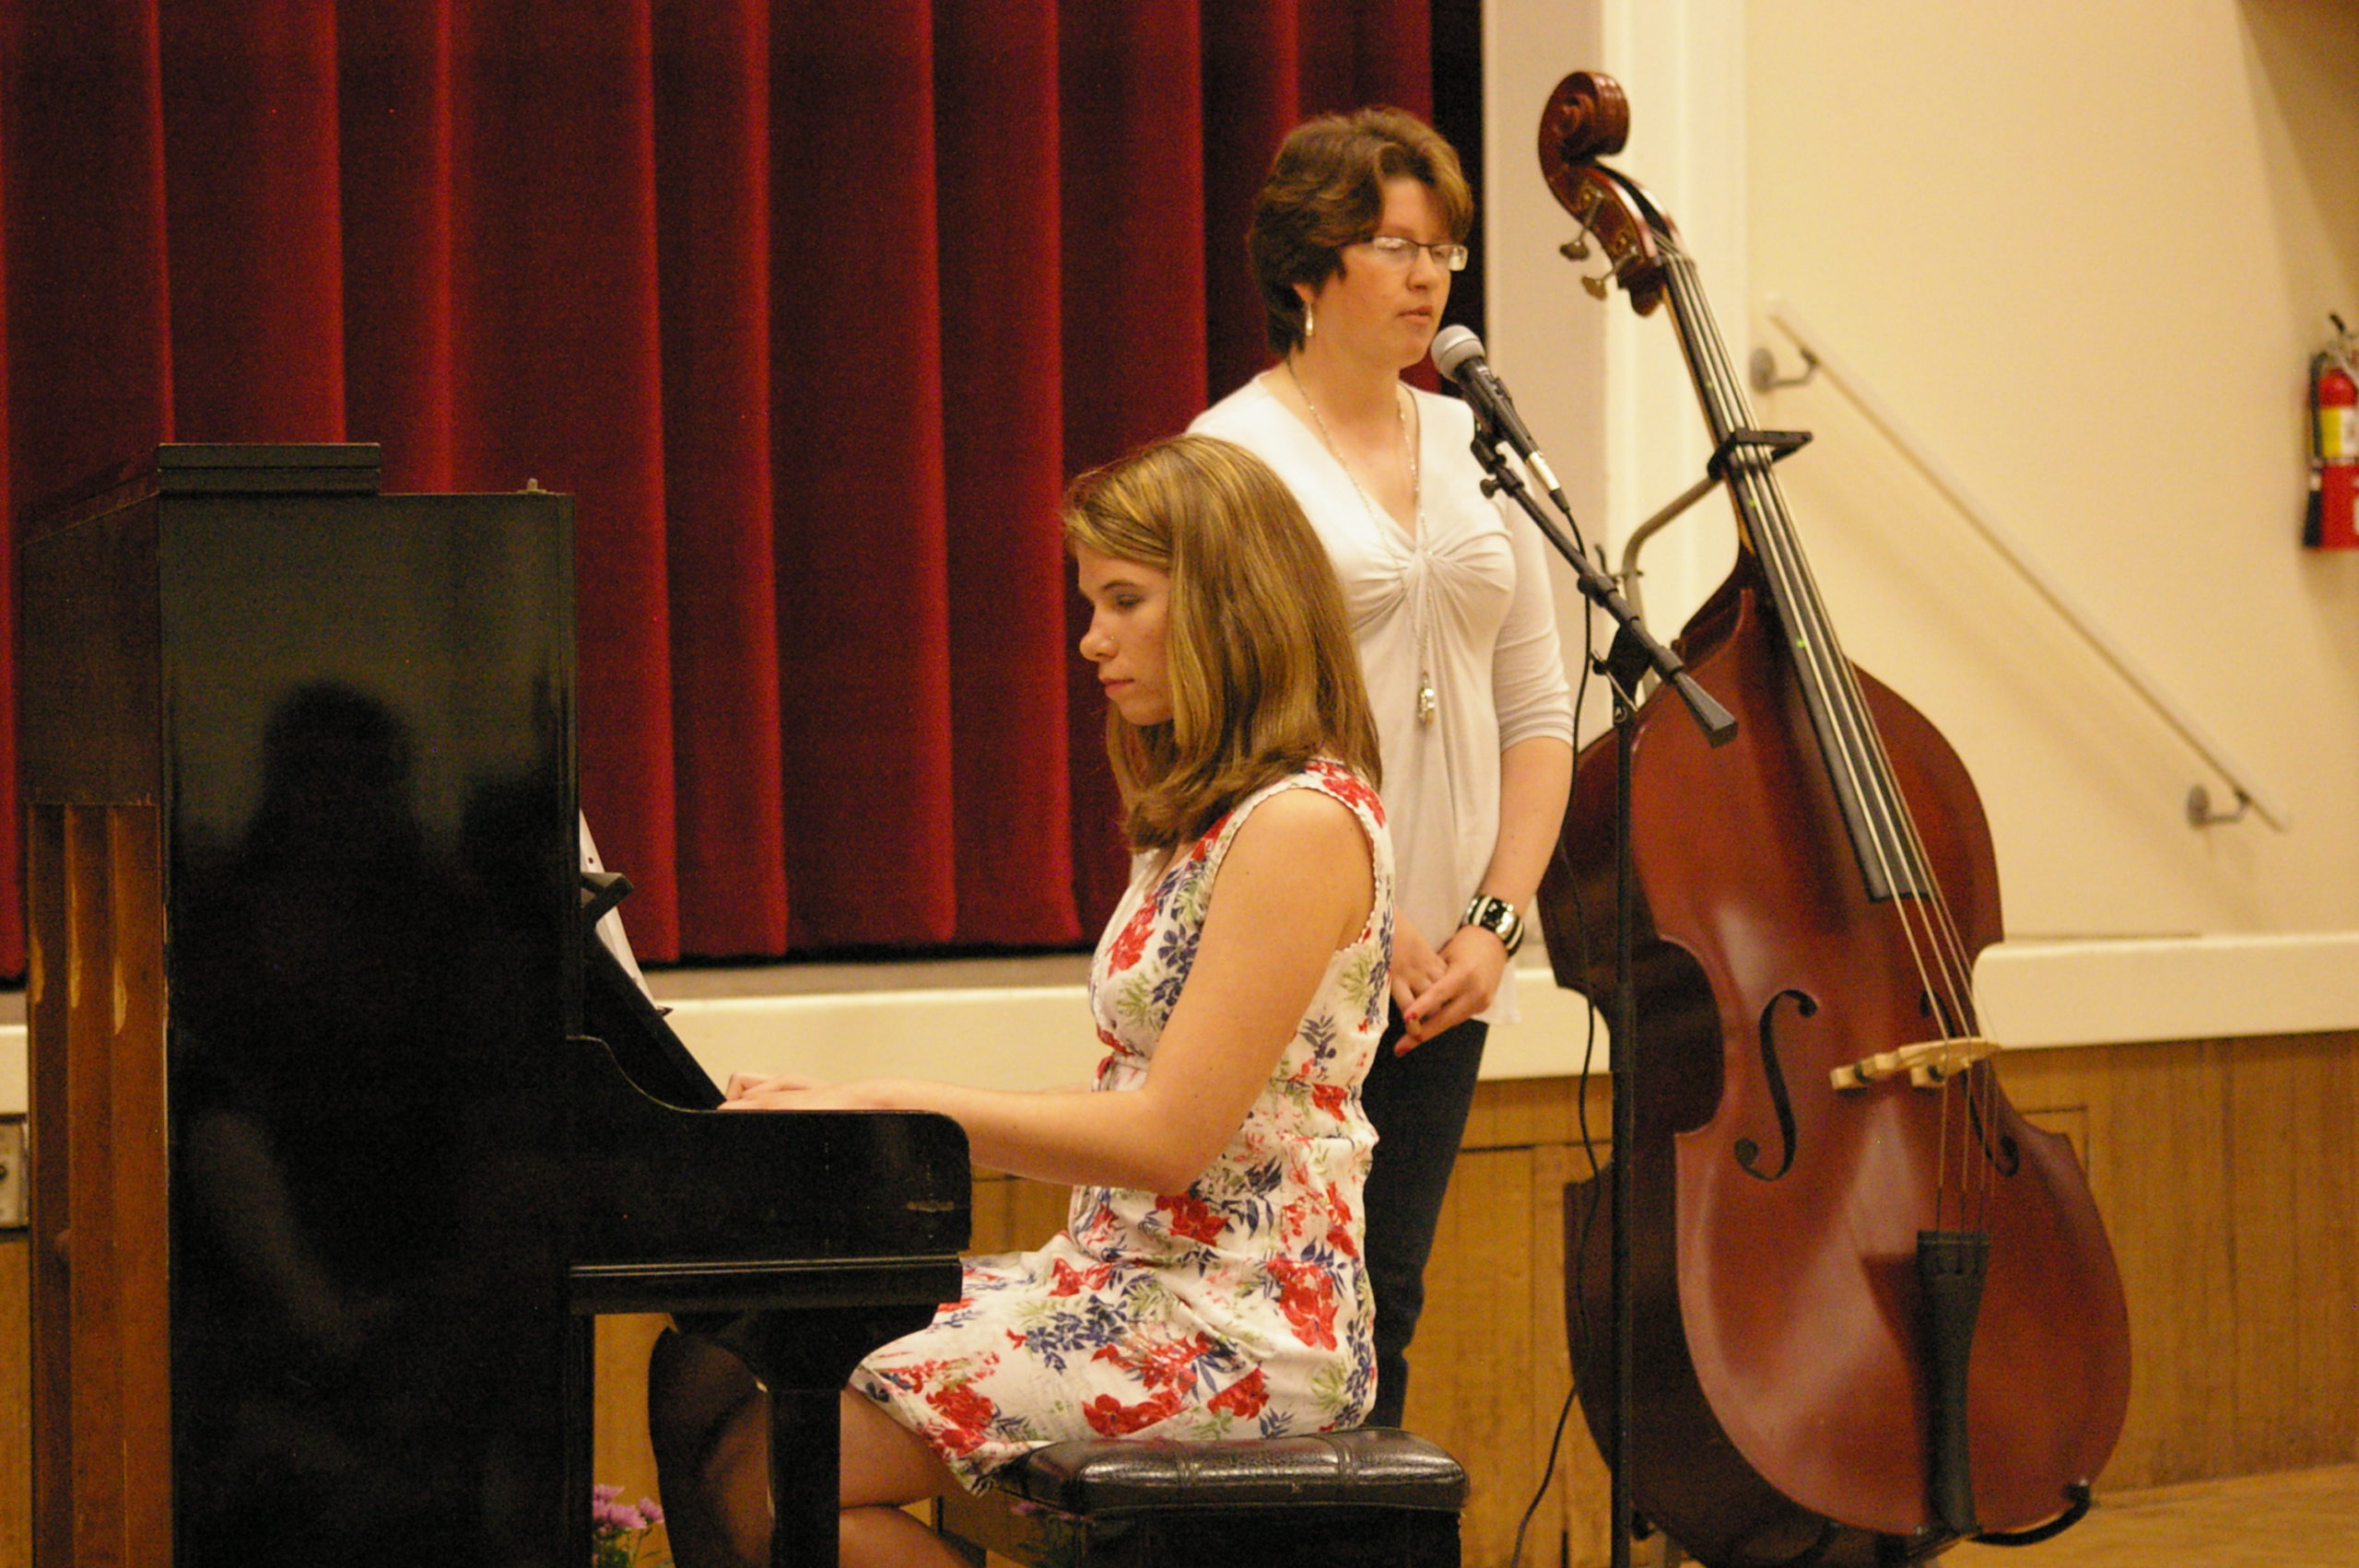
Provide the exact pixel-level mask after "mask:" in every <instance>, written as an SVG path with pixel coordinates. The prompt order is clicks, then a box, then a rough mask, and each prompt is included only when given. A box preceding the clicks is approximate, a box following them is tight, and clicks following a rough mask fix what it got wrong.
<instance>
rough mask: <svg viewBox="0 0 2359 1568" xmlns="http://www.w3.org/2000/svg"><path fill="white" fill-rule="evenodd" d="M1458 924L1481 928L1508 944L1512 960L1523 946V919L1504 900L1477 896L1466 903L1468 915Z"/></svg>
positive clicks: (1486, 895) (1480, 894) (1464, 915)
mask: <svg viewBox="0 0 2359 1568" xmlns="http://www.w3.org/2000/svg"><path fill="white" fill-rule="evenodd" d="M1458 923H1459V924H1460V925H1461V926H1480V927H1482V928H1483V929H1484V930H1486V931H1488V932H1490V933H1491V934H1492V935H1493V936H1495V937H1497V938H1498V939H1499V941H1501V942H1505V943H1506V944H1507V950H1508V957H1510V958H1512V957H1514V956H1515V954H1516V949H1518V948H1520V947H1521V946H1522V945H1523V917H1522V916H1521V915H1519V914H1517V913H1516V912H1515V906H1514V905H1512V904H1510V903H1508V901H1507V900H1506V899H1504V898H1494V897H1492V896H1491V895H1489V894H1487V893H1478V894H1476V895H1474V896H1473V897H1472V898H1470V899H1468V900H1467V901H1466V913H1464V914H1463V915H1461V916H1459V917H1458Z"/></svg>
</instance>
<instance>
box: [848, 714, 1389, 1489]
mask: <svg viewBox="0 0 2359 1568" xmlns="http://www.w3.org/2000/svg"><path fill="white" fill-rule="evenodd" d="M1298 789H1310V790H1320V791H1321V792H1322V793H1325V794H1327V795H1330V796H1332V797H1333V798H1334V799H1336V800H1337V801H1340V802H1343V803H1344V805H1346V806H1348V807H1350V808H1351V810H1352V812H1353V813H1354V814H1356V816H1357V817H1358V818H1359V820H1360V825H1361V827H1362V828H1363V830H1365V831H1366V833H1367V836H1368V842H1369V845H1370V848H1371V850H1372V859H1373V861H1374V864H1375V869H1376V889H1375V901H1374V903H1373V905H1372V907H1371V909H1370V913H1369V917H1368V921H1367V926H1366V927H1365V928H1364V929H1363V930H1361V932H1360V934H1359V936H1358V938H1357V939H1356V941H1354V942H1352V943H1351V945H1349V946H1348V947H1345V948H1343V949H1341V950H1339V951H1338V952H1337V953H1336V954H1334V956H1333V958H1332V960H1330V962H1329V964H1328V965H1327V971H1326V974H1325V975H1324V976H1323V977H1321V979H1320V986H1319V990H1318V994H1317V996H1316V997H1315V998H1314V1000H1312V1002H1311V1004H1310V1008H1309V1011H1308V1012H1305V1013H1304V1014H1303V1018H1302V1023H1301V1024H1300V1026H1299V1027H1298V1028H1297V1030H1296V1032H1295V1037H1294V1038H1293V1039H1292V1040H1291V1041H1290V1042H1288V1044H1287V1046H1286V1047H1285V1052H1284V1054H1283V1055H1282V1056H1281V1057H1280V1059H1279V1060H1278V1063H1277V1066H1276V1069H1275V1070H1274V1071H1273V1073H1272V1075H1271V1078H1270V1081H1269V1082H1268V1083H1267V1084H1265V1085H1264V1086H1263V1088H1262V1094H1261V1096H1260V1097H1259V1098H1258V1099H1257V1100H1256V1101H1255V1102H1254V1104H1253V1107H1252V1109H1251V1110H1250V1111H1249V1112H1248V1113H1247V1115H1246V1117H1245V1120H1244V1123H1243V1125H1242V1126H1240V1127H1239V1128H1238V1130H1237V1135H1236V1136H1235V1137H1234V1138H1232V1139H1231V1140H1230V1141H1229V1143H1228V1146H1227V1147H1226V1149H1224V1150H1222V1151H1221V1153H1220V1155H1219V1156H1218V1157H1217V1158H1216V1159H1215V1160H1214V1162H1213V1163H1212V1164H1211V1165H1210V1166H1209V1167H1208V1168H1206V1170H1205V1171H1204V1173H1203V1175H1202V1176H1198V1177H1197V1178H1196V1179H1195V1181H1194V1182H1192V1183H1191V1184H1190V1186H1189V1188H1188V1189H1187V1190H1186V1191H1185V1192H1170V1193H1153V1192H1139V1191H1132V1190H1128V1189H1124V1188H1103V1187H1086V1188H1075V1189H1074V1195H1073V1208H1072V1211H1071V1213H1070V1215H1069V1216H1068V1218H1067V1220H1066V1224H1065V1229H1064V1230H1063V1231H1062V1232H1061V1233H1060V1234H1059V1235H1057V1236H1055V1237H1054V1238H1053V1239H1052V1240H1050V1243H1049V1244H1048V1245H1047V1246H1044V1247H1042V1248H1041V1249H1040V1250H1039V1251H1038V1252H1030V1253H1007V1254H1003V1255H1000V1256H996V1257H990V1258H970V1259H968V1262H967V1265H966V1271H965V1281H964V1287H963V1293H962V1294H961V1295H960V1297H959V1299H958V1300H957V1301H955V1302H952V1303H950V1304H948V1305H945V1306H944V1307H943V1308H942V1309H941V1311H940V1312H938V1313H937V1314H936V1315H935V1316H934V1319H933V1323H931V1324H930V1325H928V1326H927V1327H926V1328H921V1329H920V1330H919V1331H918V1332H916V1333H914V1334H910V1335H907V1336H905V1337H903V1338H901V1339H899V1340H894V1341H893V1342H892V1343H891V1344H888V1345H886V1346H885V1347H884V1348H883V1349H881V1350H879V1351H877V1352H874V1354H872V1355H871V1356H870V1357H869V1358H868V1359H867V1360H866V1361H865V1362H863V1363H861V1365H860V1367H859V1369H858V1370H857V1371H856V1372H854V1373H853V1375H852V1378H851V1387H853V1388H854V1389H855V1390H857V1391H859V1392H861V1393H863V1394H866V1395H867V1396H868V1397H869V1398H873V1399H874V1400H876V1401H877V1402H878V1403H879V1404H880V1405H882V1406H884V1407H885V1409H886V1411H887V1413H889V1414H890V1415H891V1416H892V1417H893V1418H894V1419H895V1420H897V1421H898V1422H901V1423H902V1424H903V1425H905V1426H907V1427H910V1429H912V1430H913V1431H915V1432H916V1433H918V1434H919V1435H920V1436H921V1437H923V1438H925V1439H926V1441H927V1442H929V1443H930V1444H932V1445H933V1446H934V1448H935V1449H936V1450H938V1451H939V1452H940V1453H941V1455H942V1457H943V1458H944V1459H945V1461H946V1462H947V1463H948V1464H949V1466H950V1469H951V1470H952V1472H953V1473H954V1474H955V1475H956V1476H957V1479H958V1480H959V1481H960V1483H961V1484H963V1485H965V1486H967V1487H969V1488H976V1487H980V1486H981V1485H982V1484H983V1481H984V1480H985V1479H986V1478H987V1477H988V1476H989V1474H990V1472H991V1471H992V1470H993V1469H997V1468H998V1467H999V1466H1001V1465H1003V1464H1005V1463H1007V1462H1008V1461H1009V1460H1011V1459H1014V1458H1016V1457H1020V1456H1022V1455H1023V1454H1025V1453H1027V1452H1028V1451H1029V1450H1031V1449H1033V1448H1036V1447H1039V1446H1040V1445H1043V1444H1048V1443H1057V1442H1062V1441H1064V1440H1066V1439H1069V1438H1079V1437H1121V1436H1130V1435H1138V1436H1144V1437H1175V1438H1180V1439H1185V1440H1191V1441H1209V1440H1216V1439H1221V1438H1240V1437H1275V1436H1279V1435H1282V1434H1285V1433H1304V1432H1320V1431H1327V1430H1331V1429H1334V1428H1338V1427H1348V1426H1356V1425H1358V1424H1359V1422H1360V1420H1361V1419H1362V1417H1363V1416H1364V1415H1365V1414H1366V1413H1367V1408H1368V1403H1369V1400H1370V1399H1371V1398H1372V1397H1373V1395H1374V1393H1375V1384H1376V1371H1375V1364H1376V1362H1375V1351H1374V1347H1373V1344H1372V1341H1371V1339H1370V1328H1371V1325H1372V1323H1373V1321H1374V1317H1375V1304H1374V1299H1373V1297H1372V1296H1371V1295H1370V1294H1369V1290H1368V1282H1367V1269H1366V1267H1365V1265H1364V1264H1363V1263H1362V1262H1361V1260H1360V1246H1359V1237H1360V1228H1361V1227H1360V1190H1361V1185H1362V1182H1363V1180H1364V1179H1365V1177H1366V1175H1367V1164H1368V1152H1369V1150H1370V1149H1371V1148H1372V1147H1374V1145H1375V1142H1376V1133H1375V1130H1374V1129H1372V1128H1370V1127H1369V1125H1368V1122H1367V1117H1366V1116H1365V1115H1363V1114H1362V1112H1361V1110H1360V1100H1359V1084H1360V1081H1361V1080H1362V1079H1363V1078H1365V1077H1366V1076H1367V1070H1368V1066H1369V1064H1370V1062H1372V1061H1373V1060H1374V1059H1375V1054H1376V1046H1377V1040H1378V1038H1379V1036H1380V1035H1381V1034H1382V1032H1383V1026H1384V1019H1385V1012H1386V1007H1385V999H1386V989H1385V973H1386V966H1387V965H1388V963H1389V962H1390V957H1391V948H1392V852H1391V842H1390V840H1389V839H1388V838H1387V837H1386V835H1385V830H1384V817H1383V808H1382V807H1381V806H1380V805H1379V803H1378V801H1377V796H1376V791H1375V790H1371V789H1370V788H1368V786H1367V784H1366V783H1365V782H1364V781H1362V780H1361V779H1360V778H1358V777H1357V776H1356V775H1355V774H1353V773H1352V772H1350V771H1349V770H1348V769H1346V768H1344V766H1342V765H1340V764H1337V763H1332V762H1327V761H1323V760H1322V761H1317V762H1313V763H1312V764H1311V765H1310V766H1309V767H1308V768H1307V769H1306V770H1304V771H1303V772H1300V773H1297V774H1293V775H1290V776H1289V777H1287V778H1282V779H1280V780H1278V781H1277V782H1276V783H1274V784H1272V785H1270V786H1268V787H1267V788H1265V789H1263V790H1259V791H1257V792H1256V793H1254V794H1252V795H1250V796H1248V797H1246V799H1245V800H1243V801H1241V802H1238V805H1237V806H1236V807H1235V808H1234V809H1233V810H1231V811H1230V812H1229V813H1228V814H1226V816H1224V817H1222V818H1221V819H1220V820H1219V821H1218V822H1216V823H1215V824H1214V825H1212V827H1211V828H1210V829H1209V830H1207V831H1206V833H1205V834H1204V836H1203V837H1202V838H1201V839H1199V840H1198V841H1197V842H1196V843H1195V844H1194V845H1193V846H1191V848H1188V849H1186V850H1184V851H1183V852H1182V853H1181V854H1180V855H1179V856H1178V857H1176V858H1175V859H1174V860H1172V862H1171V864H1170V865H1169V867H1168V868H1167V869H1166V870H1164V871H1163V872H1161V874H1160V875H1156V874H1154V873H1153V872H1152V870H1151V865H1150V863H1149V862H1147V861H1145V860H1142V863H1141V866H1140V868H1139V871H1138V873H1137V874H1136V875H1135V876H1134V877H1133V881H1132V883H1131V887H1130V889H1129V891H1128V892H1127V893H1125V894H1124V895H1123V897H1122V901H1121V904H1120V905H1119V906H1117V907H1116V908H1115V911H1114V916H1113V919H1111V920H1110V921H1109V922H1108V924H1107V928H1106V934H1105V935H1104V936H1103V937H1102V938H1101V939H1100V940H1099V942H1098V944H1097V959H1096V962H1095V963H1094V964H1093V965H1091V968H1090V977H1089V1000H1090V1010H1091V1012H1092V1013H1093V1015H1094V1016H1095V1018H1096V1020H1097V1034H1098V1038H1099V1039H1100V1040H1101V1041H1102V1042H1104V1044H1105V1045H1106V1047H1107V1048H1108V1055H1107V1057H1106V1059H1105V1060H1104V1061H1103V1062H1102V1063H1100V1064H1099V1066H1098V1070H1097V1084H1096V1089H1097V1092H1099V1093H1120V1092H1121V1091H1123V1090H1126V1089H1132V1088H1135V1087H1136V1086H1137V1085H1138V1084H1140V1083H1141V1082H1144V1080H1145V1077H1146V1071H1147V1063H1148V1061H1149V1059H1151V1058H1152V1057H1153V1056H1154V1054H1155V1047H1156V1039H1157V1038H1158V1037H1159V1036H1161V1034H1162V1032H1163V1026H1164V1024H1165V1022H1166V1021H1167V1020H1168V1018H1169V1017H1170V1015H1171V1009H1172V1006H1173V1004H1174V1003H1175V1002H1177V1000H1179V996H1180V987H1181V986H1182V985H1183V984H1185V983H1186V981H1187V978H1188V968H1189V965H1190V963H1191V961H1192V960H1193V958H1194V957H1195V954H1196V943H1197V939H1198V937H1199V935H1200V934H1201V932H1202V930H1203V920H1204V912H1205V909H1206V907H1207V906H1208V905H1209V904H1210V902H1211V899H1212V896H1213V894H1214V891H1215V877H1216V876H1217V875H1218V874H1219V872H1220V864H1221V859H1222V857H1223V856H1224V855H1225V854H1226V852H1227V849H1228V846H1229V844H1230V843H1231V841H1232V840H1234V839H1235V837H1236V836H1237V831H1238V827H1239V826H1240V825H1243V823H1244V822H1245V819H1246V818H1247V817H1248V816H1249V815H1250V813H1252V811H1253V809H1254V808H1255V807H1256V806H1258V805H1260V804H1261V803H1262V802H1263V801H1265V800H1268V799H1269V798H1270V797H1271V796H1273V795H1274V794H1276V793H1278V792H1279V791H1280V790H1298Z"/></svg>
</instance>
